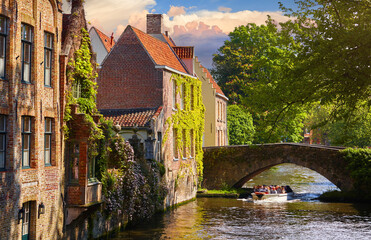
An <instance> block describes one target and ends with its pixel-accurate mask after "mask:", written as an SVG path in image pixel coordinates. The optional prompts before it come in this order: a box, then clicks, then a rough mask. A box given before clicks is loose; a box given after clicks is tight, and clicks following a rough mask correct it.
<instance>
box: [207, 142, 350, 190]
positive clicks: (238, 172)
mask: <svg viewBox="0 0 371 240" xmlns="http://www.w3.org/2000/svg"><path fill="white" fill-rule="evenodd" d="M341 149H342V148H334V147H325V146H316V145H307V144H295V143H279V144H262V145H248V146H226V147H208V148H204V177H203V179H204V180H203V183H202V187H204V188H207V189H220V188H221V187H222V186H223V185H225V184H227V185H228V186H233V187H235V188H240V187H242V186H243V185H244V183H246V182H247V181H248V180H249V179H251V178H253V177H255V176H256V175H258V174H260V173H262V172H263V171H265V170H267V169H269V168H271V167H273V166H275V165H279V164H282V163H294V164H296V165H299V166H303V167H306V168H309V169H311V170H313V171H315V172H317V173H319V174H321V175H322V176H324V177H325V178H327V179H328V180H329V181H331V182H332V183H333V184H335V185H336V186H337V187H338V188H340V189H341V190H343V191H349V190H352V189H353V180H352V179H351V177H350V173H349V171H348V170H347V162H346V161H345V160H344V159H343V158H342V155H341V154H340V152H339V150H341Z"/></svg>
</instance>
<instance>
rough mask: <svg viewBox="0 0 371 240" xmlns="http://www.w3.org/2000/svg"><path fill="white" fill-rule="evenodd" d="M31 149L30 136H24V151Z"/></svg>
mask: <svg viewBox="0 0 371 240" xmlns="http://www.w3.org/2000/svg"><path fill="white" fill-rule="evenodd" d="M29 149H30V135H24V136H23V150H29Z"/></svg>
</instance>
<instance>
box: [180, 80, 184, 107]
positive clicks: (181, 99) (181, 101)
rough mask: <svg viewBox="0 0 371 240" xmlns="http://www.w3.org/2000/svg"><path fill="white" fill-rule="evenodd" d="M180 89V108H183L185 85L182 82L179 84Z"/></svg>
mask: <svg viewBox="0 0 371 240" xmlns="http://www.w3.org/2000/svg"><path fill="white" fill-rule="evenodd" d="M180 87H181V89H180V91H181V94H182V95H181V96H180V109H182V110H183V109H184V98H185V86H184V84H182V85H181V86H180Z"/></svg>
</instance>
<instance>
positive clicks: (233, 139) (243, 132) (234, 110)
mask: <svg viewBox="0 0 371 240" xmlns="http://www.w3.org/2000/svg"><path fill="white" fill-rule="evenodd" d="M227 114H228V121H227V123H228V138H229V144H230V145H244V144H251V143H252V141H253V138H254V133H255V128H254V124H253V120H252V116H251V114H250V113H249V112H247V111H246V110H244V109H243V108H241V107H239V106H238V105H230V106H228V107H227Z"/></svg>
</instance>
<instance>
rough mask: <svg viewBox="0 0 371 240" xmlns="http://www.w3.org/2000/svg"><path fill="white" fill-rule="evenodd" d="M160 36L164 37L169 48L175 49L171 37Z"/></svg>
mask: <svg viewBox="0 0 371 240" xmlns="http://www.w3.org/2000/svg"><path fill="white" fill-rule="evenodd" d="M162 36H164V38H165V40H166V42H167V43H168V44H169V45H170V47H175V46H176V45H175V43H174V41H173V39H172V38H171V37H169V36H166V35H165V34H162Z"/></svg>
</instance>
